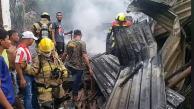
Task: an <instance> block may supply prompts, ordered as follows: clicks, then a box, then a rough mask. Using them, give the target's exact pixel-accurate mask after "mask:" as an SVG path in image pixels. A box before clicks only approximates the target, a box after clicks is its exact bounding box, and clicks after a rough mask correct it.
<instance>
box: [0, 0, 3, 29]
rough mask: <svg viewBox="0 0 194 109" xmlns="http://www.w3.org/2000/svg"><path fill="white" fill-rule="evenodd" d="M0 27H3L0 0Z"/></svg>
mask: <svg viewBox="0 0 194 109" xmlns="http://www.w3.org/2000/svg"><path fill="white" fill-rule="evenodd" d="M0 28H3V16H2V6H1V0H0Z"/></svg>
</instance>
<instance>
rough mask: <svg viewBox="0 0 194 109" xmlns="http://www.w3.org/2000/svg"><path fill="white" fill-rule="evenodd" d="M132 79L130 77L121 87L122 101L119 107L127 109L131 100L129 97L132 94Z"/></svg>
mask: <svg viewBox="0 0 194 109" xmlns="http://www.w3.org/2000/svg"><path fill="white" fill-rule="evenodd" d="M132 81H133V80H132V79H130V80H129V81H128V82H127V83H126V84H125V85H124V86H123V87H120V88H121V89H122V91H121V96H120V102H119V104H118V108H117V109H119V108H120V109H127V104H128V102H129V97H130V94H131V87H132Z"/></svg>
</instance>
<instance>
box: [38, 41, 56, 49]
mask: <svg viewBox="0 0 194 109" xmlns="http://www.w3.org/2000/svg"><path fill="white" fill-rule="evenodd" d="M38 49H39V50H40V51H42V52H51V51H52V50H53V49H54V43H53V41H52V40H51V39H49V38H43V39H41V41H40V42H39V44H38Z"/></svg>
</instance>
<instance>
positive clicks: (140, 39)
mask: <svg viewBox="0 0 194 109" xmlns="http://www.w3.org/2000/svg"><path fill="white" fill-rule="evenodd" d="M112 31H113V32H112V35H111V36H110V38H108V39H112V37H113V38H114V39H115V47H114V48H113V49H112V48H111V47H108V48H111V49H112V50H107V51H113V52H111V53H112V54H114V55H115V56H117V57H118V59H119V62H120V64H121V65H122V66H128V65H131V64H135V63H137V62H138V61H139V60H144V59H147V58H149V57H153V56H155V55H156V52H157V50H156V49H157V44H156V42H155V40H154V38H153V36H152V32H151V28H150V25H149V23H147V21H143V22H141V23H138V24H135V25H133V26H132V27H131V28H126V27H115V28H114V29H113V30H112ZM108 41H109V40H108ZM110 41H112V40H110ZM107 43H109V42H107ZM110 45H111V44H109V46H110ZM107 46H108V44H107ZM155 50H156V51H155ZM134 62H135V63H134Z"/></svg>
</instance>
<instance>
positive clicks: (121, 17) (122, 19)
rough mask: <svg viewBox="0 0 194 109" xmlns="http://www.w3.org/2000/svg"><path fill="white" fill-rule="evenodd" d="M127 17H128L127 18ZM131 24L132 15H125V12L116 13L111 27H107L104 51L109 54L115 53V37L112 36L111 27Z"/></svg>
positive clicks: (128, 26) (129, 25)
mask: <svg viewBox="0 0 194 109" xmlns="http://www.w3.org/2000/svg"><path fill="white" fill-rule="evenodd" d="M127 17H128V19H127ZM132 25H133V22H132V17H131V16H126V14H125V13H122V12H121V13H118V14H117V17H116V19H115V21H113V22H112V27H111V28H110V29H109V33H108V34H107V38H106V52H107V53H108V54H109V53H110V54H113V55H115V54H116V50H115V38H114V37H113V29H114V28H119V27H127V28H130V27H131V26H132Z"/></svg>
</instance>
